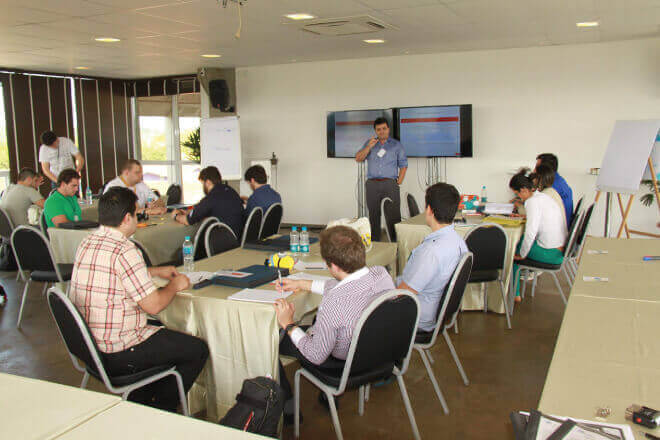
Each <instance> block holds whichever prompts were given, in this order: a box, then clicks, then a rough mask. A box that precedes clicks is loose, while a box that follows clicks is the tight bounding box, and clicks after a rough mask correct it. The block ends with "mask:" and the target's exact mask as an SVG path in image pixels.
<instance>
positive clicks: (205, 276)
mask: <svg viewBox="0 0 660 440" xmlns="http://www.w3.org/2000/svg"><path fill="white" fill-rule="evenodd" d="M182 273H183V274H184V275H185V276H187V277H188V279H189V280H190V284H197V283H199V282H202V281H204V280H210V279H211V278H213V277H218V276H223V277H229V278H245V277H249V276H250V275H252V274H251V273H248V272H239V271H235V270H234V271H231V270H219V271H217V272H205V271H199V272H182Z"/></svg>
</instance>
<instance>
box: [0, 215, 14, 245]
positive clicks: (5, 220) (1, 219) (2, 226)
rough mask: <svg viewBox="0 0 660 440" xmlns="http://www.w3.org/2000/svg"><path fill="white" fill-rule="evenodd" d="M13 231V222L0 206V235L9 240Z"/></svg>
mask: <svg viewBox="0 0 660 440" xmlns="http://www.w3.org/2000/svg"><path fill="white" fill-rule="evenodd" d="M13 231H14V222H12V221H11V217H10V216H9V214H8V213H7V211H5V210H4V209H3V208H0V237H2V239H3V240H5V241H7V242H9V241H10V240H11V233H12V232H13Z"/></svg>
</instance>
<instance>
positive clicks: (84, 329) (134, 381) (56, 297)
mask: <svg viewBox="0 0 660 440" xmlns="http://www.w3.org/2000/svg"><path fill="white" fill-rule="evenodd" d="M48 305H49V307H50V313H51V315H52V316H53V319H54V320H55V323H56V324H57V329H58V331H59V332H60V336H61V337H62V341H64V345H65V346H66V349H67V351H68V352H69V356H70V357H71V362H73V366H74V368H75V369H76V370H78V371H80V372H81V373H85V374H84V376H83V379H82V382H81V384H80V388H85V387H86V386H87V382H88V381H89V377H90V376H94V377H95V378H97V379H98V380H100V381H102V382H103V384H104V385H105V387H106V388H107V389H108V391H110V392H111V393H113V394H121V397H122V399H124V400H126V399H127V398H128V396H129V394H130V393H131V392H132V391H135V390H137V389H138V388H142V387H143V386H145V385H148V384H150V383H153V382H156V381H159V380H161V379H163V378H165V377H167V376H174V378H175V379H176V384H177V388H178V390H179V400H180V401H181V408H182V409H183V415H185V416H189V415H190V413H189V412H188V401H187V399H186V393H185V391H184V388H183V380H182V379H181V375H180V374H179V372H178V371H177V370H176V367H174V366H171V365H161V366H158V367H153V368H149V369H147V370H143V371H139V372H137V373H133V374H128V375H125V376H112V377H111V376H109V375H108V373H107V371H106V369H105V364H104V363H103V360H102V357H101V355H100V354H99V348H98V345H97V344H96V341H95V340H94V338H93V337H92V334H91V332H90V330H89V327H88V326H87V323H86V322H85V320H84V319H83V317H82V316H81V315H80V312H79V311H78V309H77V308H76V306H74V305H73V303H72V302H71V301H70V300H69V298H67V296H66V295H65V294H64V293H63V292H62V291H61V290H60V289H59V288H57V287H53V288H51V289H50V290H49V291H48ZM81 362H82V364H81Z"/></svg>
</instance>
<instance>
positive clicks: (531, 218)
mask: <svg viewBox="0 0 660 440" xmlns="http://www.w3.org/2000/svg"><path fill="white" fill-rule="evenodd" d="M509 187H510V188H511V189H512V190H513V192H514V193H516V195H517V196H518V197H520V199H521V200H522V201H523V202H524V203H525V211H526V213H527V223H526V224H525V232H524V235H523V238H522V239H521V240H520V242H519V243H518V248H517V250H516V255H515V256H514V257H513V259H514V265H513V274H514V276H513V279H514V282H515V284H516V302H520V283H519V278H520V274H519V271H520V269H519V266H518V265H517V264H515V261H520V260H523V259H525V258H527V259H529V260H534V261H539V262H541V263H549V264H561V262H562V261H563V253H562V252H563V250H564V243H565V242H566V236H567V235H568V232H567V230H566V222H565V221H564V216H563V215H562V210H561V208H560V207H559V205H558V204H557V203H556V202H555V201H554V200H553V199H552V197H550V196H548V195H547V194H543V193H542V192H539V191H535V185H534V182H533V180H532V178H531V176H529V175H527V174H526V173H525V172H521V173H518V174H516V175H515V176H513V177H512V178H511V181H510V182H509Z"/></svg>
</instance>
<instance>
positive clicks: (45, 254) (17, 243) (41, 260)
mask: <svg viewBox="0 0 660 440" xmlns="http://www.w3.org/2000/svg"><path fill="white" fill-rule="evenodd" d="M11 247H12V248H13V250H14V256H15V257H16V263H17V264H18V269H19V270H21V271H23V270H28V271H33V270H44V271H50V272H56V273H57V277H58V278H59V279H60V281H63V280H62V275H61V274H60V271H59V268H58V267H57V265H56V264H55V257H54V256H53V251H52V250H51V249H50V244H49V243H48V239H46V237H45V236H44V234H43V232H41V231H40V230H38V229H37V228H35V227H33V226H26V225H21V226H18V227H17V228H16V229H14V232H13V233H12V234H11Z"/></svg>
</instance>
